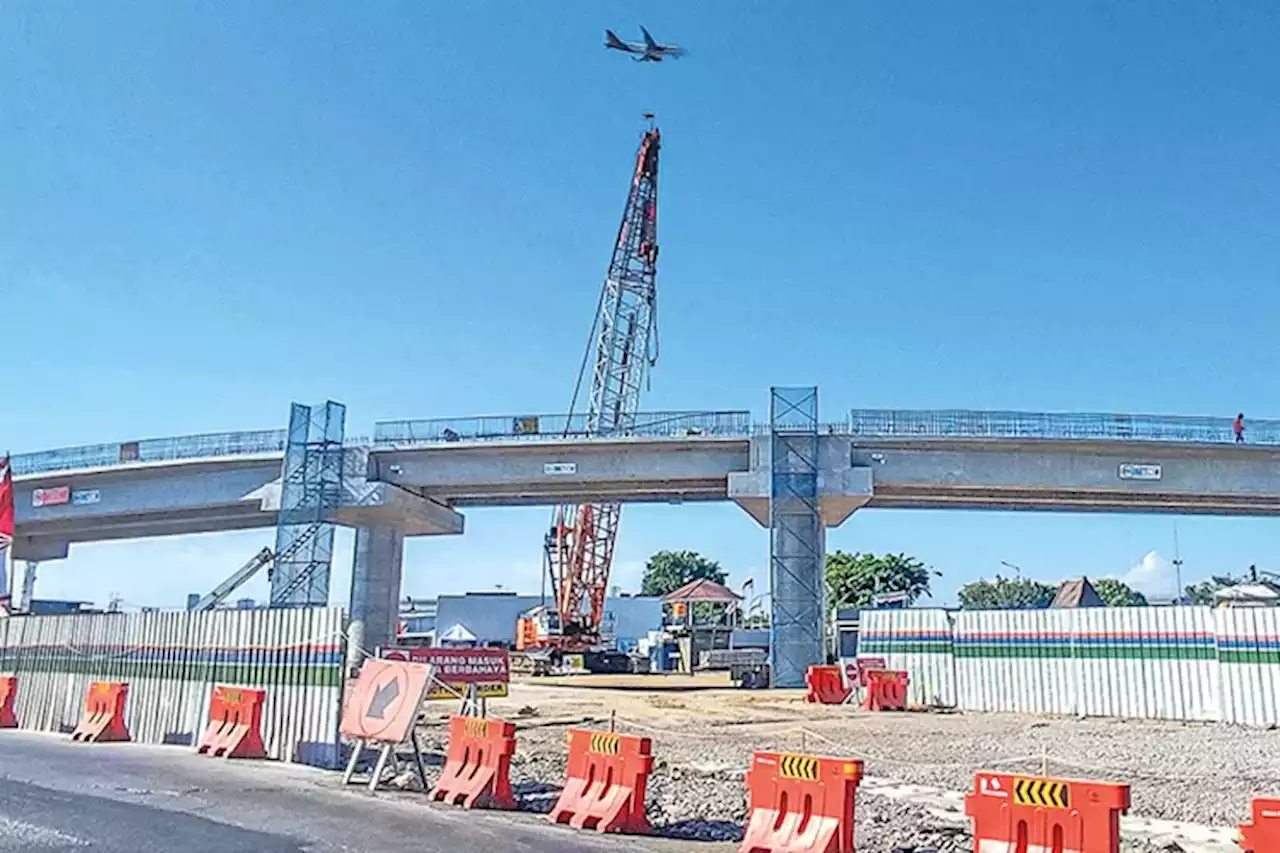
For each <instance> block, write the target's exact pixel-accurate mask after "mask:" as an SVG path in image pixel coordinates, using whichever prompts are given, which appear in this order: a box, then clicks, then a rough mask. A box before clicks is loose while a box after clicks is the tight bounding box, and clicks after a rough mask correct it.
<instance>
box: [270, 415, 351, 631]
mask: <svg viewBox="0 0 1280 853" xmlns="http://www.w3.org/2000/svg"><path fill="white" fill-rule="evenodd" d="M346 416H347V409H346V406H343V405H342V404H341V403H335V402H333V401H329V402H327V403H325V404H324V406H322V407H321V406H304V405H301V404H300V403H294V404H293V407H292V409H291V410H290V413H289V435H288V441H287V443H286V445H285V451H284V469H283V474H282V477H281V492H280V515H279V519H278V521H277V523H276V547H275V553H276V554H277V555H278V556H277V558H276V564H275V568H274V569H273V570H272V572H271V606H272V607H313V606H316V605H323V604H327V603H328V602H329V568H330V564H331V562H332V560H333V525H332V524H331V523H329V521H328V519H329V518H330V517H331V515H332V513H333V511H334V510H335V509H337V507H338V506H339V505H340V504H341V502H342V457H343V451H342V440H343V430H344V427H345V422H346Z"/></svg>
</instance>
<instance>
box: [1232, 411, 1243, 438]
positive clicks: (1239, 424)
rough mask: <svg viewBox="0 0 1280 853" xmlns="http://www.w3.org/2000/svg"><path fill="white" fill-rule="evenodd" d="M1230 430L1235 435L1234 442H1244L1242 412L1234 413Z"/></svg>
mask: <svg viewBox="0 0 1280 853" xmlns="http://www.w3.org/2000/svg"><path fill="white" fill-rule="evenodd" d="M1231 431H1232V432H1233V433H1235V435H1236V444H1244V412H1240V413H1239V414H1238V415H1236V419H1235V422H1234V423H1232V424H1231Z"/></svg>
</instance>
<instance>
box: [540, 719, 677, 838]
mask: <svg viewBox="0 0 1280 853" xmlns="http://www.w3.org/2000/svg"><path fill="white" fill-rule="evenodd" d="M566 737H567V739H568V741H569V765H568V767H567V768H566V769H565V777H566V778H565V785H564V790H563V791H562V792H561V793H560V799H559V800H557V801H556V805H555V808H553V809H552V810H551V814H550V815H548V817H549V818H550V820H551V822H552V823H567V824H569V825H570V826H572V827H573V828H574V829H594V830H596V831H597V832H630V833H639V834H646V833H648V832H649V818H648V817H646V816H645V812H644V792H645V788H646V787H647V786H648V784H649V771H650V770H652V769H653V754H652V751H651V750H652V743H651V742H650V740H649V738H647V737H633V736H631V735H617V734H611V733H609V732H592V731H586V730H584V729H569V731H568V733H567V735H566Z"/></svg>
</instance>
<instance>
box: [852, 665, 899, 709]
mask: <svg viewBox="0 0 1280 853" xmlns="http://www.w3.org/2000/svg"><path fill="white" fill-rule="evenodd" d="M863 676H864V677H865V678H866V682H867V685H866V686H867V695H866V698H864V699H863V700H862V707H863V708H864V709H865V710H867V711H905V710H907V684H908V683H909V678H908V676H907V673H905V672H895V671H894V670H891V669H868V670H866V671H865V672H864V673H863Z"/></svg>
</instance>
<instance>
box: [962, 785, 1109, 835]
mask: <svg viewBox="0 0 1280 853" xmlns="http://www.w3.org/2000/svg"><path fill="white" fill-rule="evenodd" d="M1128 810H1129V786H1128V785H1117V784H1113V783H1110V782H1082V781H1078V780H1074V779H1044V778H1038V777H1028V776H1014V775H1012V774H1008V773H988V772H985V771H981V772H979V773H977V774H975V775H974V780H973V793H972V794H966V795H965V798H964V811H965V814H967V815H968V816H969V817H970V818H972V819H973V840H974V845H975V847H974V849H975V850H976V849H982V848H984V847H986V846H988V844H990V845H999V849H1003V850H1034V849H1037V848H1040V849H1045V850H1053V851H1058V853H1118V852H1119V850H1120V815H1121V814H1123V813H1124V812H1126V811H1128ZM993 849H995V848H994V847H993Z"/></svg>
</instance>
